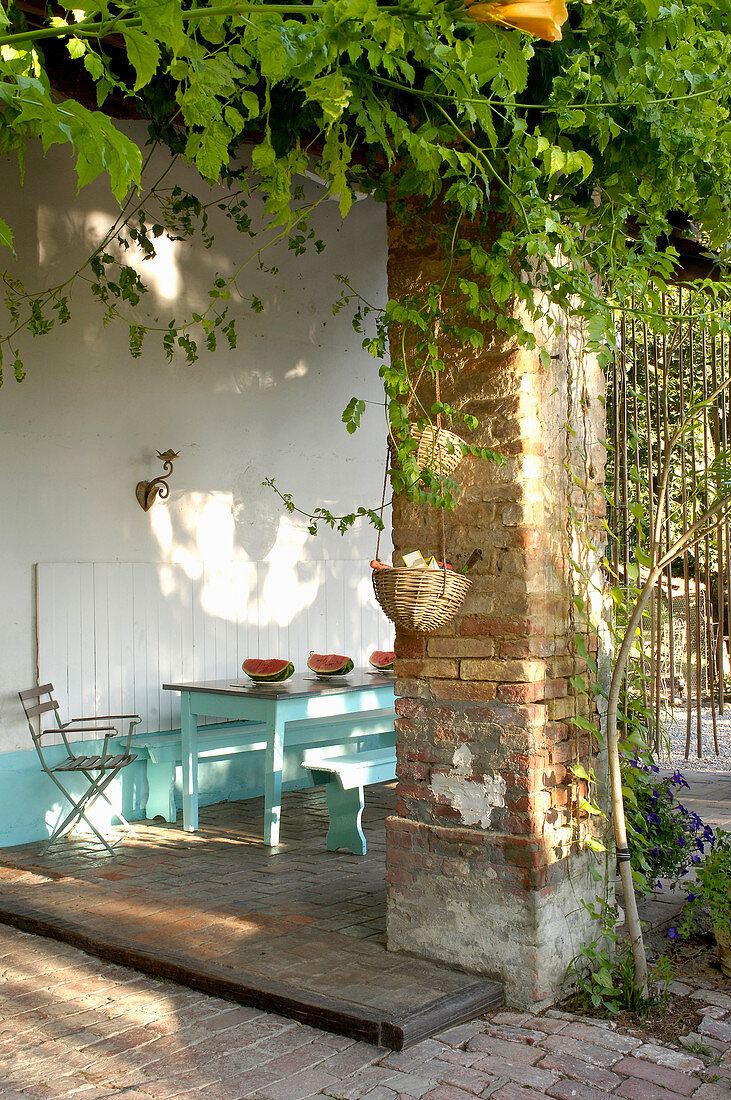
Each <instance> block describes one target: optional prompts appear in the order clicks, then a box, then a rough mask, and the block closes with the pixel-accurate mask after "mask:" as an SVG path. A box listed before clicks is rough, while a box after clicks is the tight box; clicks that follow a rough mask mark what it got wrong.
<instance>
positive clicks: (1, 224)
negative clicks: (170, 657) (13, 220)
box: [0, 218, 15, 253]
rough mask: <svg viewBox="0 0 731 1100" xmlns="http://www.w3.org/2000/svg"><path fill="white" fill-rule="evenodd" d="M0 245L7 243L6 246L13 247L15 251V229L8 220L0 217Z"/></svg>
mask: <svg viewBox="0 0 731 1100" xmlns="http://www.w3.org/2000/svg"><path fill="white" fill-rule="evenodd" d="M0 245H5V247H6V248H10V249H12V251H13V253H15V245H14V244H13V231H12V229H11V228H10V226H9V225H8V223H7V222H6V221H3V219H2V218H0Z"/></svg>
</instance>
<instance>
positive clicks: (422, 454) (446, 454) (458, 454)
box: [411, 424, 463, 477]
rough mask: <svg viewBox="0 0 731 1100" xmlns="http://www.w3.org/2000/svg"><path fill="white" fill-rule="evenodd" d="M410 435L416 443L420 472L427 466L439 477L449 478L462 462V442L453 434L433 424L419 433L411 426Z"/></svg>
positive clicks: (414, 426)
mask: <svg viewBox="0 0 731 1100" xmlns="http://www.w3.org/2000/svg"><path fill="white" fill-rule="evenodd" d="M411 434H412V436H413V437H414V439H415V440H416V442H417V443H418V445H419V446H418V450H417V452H416V462H417V465H418V467H419V469H420V470H423V469H424V467H425V466H428V467H429V469H430V470H433V471H434V473H435V474H438V475H439V476H440V477H449V476H450V475H451V474H453V473H454V471H455V470H456V469H457V467H458V466H459V464H460V462H461V461H462V458H463V455H462V440H461V439H460V438H459V436H458V435H455V434H454V432H450V431H448V430H447V429H446V428H441V427H439V426H437V427H436V428H435V427H434V425H433V424H427V425H426V426H425V427H424V428H423V429H422V430H421V431H419V429H418V428H417V426H416V424H412V425H411Z"/></svg>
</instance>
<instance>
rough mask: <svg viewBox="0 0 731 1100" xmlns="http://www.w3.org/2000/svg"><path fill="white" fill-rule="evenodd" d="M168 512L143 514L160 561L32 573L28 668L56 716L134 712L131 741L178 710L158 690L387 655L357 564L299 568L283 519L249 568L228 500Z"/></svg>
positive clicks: (167, 722) (299, 556)
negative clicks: (50, 695)
mask: <svg viewBox="0 0 731 1100" xmlns="http://www.w3.org/2000/svg"><path fill="white" fill-rule="evenodd" d="M171 499H172V498H171ZM168 505H170V502H167V504H166V505H165V506H164V505H155V506H153V508H152V509H151V511H150V513H149V515H150V517H151V523H152V530H153V531H154V534H155V537H156V539H157V542H158V545H159V548H160V556H161V558H163V559H166V560H165V561H164V562H154V563H153V562H149V563H148V562H138V563H129V564H127V563H101V562H88V563H58V564H53V563H49V564H46V563H42V564H39V565H38V567H37V579H38V605H37V630H38V652H39V669H40V675H41V677H42V679H44V680H50V681H52V682H53V683H55V685H56V688H57V692H58V696H59V701H60V703H61V708H62V711H67V712H68V713H69V714H72V715H78V714H91V713H93V712H94V711H96V712H99V713H108V714H116V713H129V712H132V713H137V714H140V715H141V716H142V718H143V723H142V725H141V726H140V728H139V732H140V733H142V732H152V731H156V730H165V729H172V728H176V727H178V726H179V698H178V696H177V695H176V694H175V693H172V692H168V691H165V692H164V691H162V690H161V685H162V684H163V683H178V682H181V681H190V680H213V679H223V678H226V677H232V678H236V677H238V676H240V675H241V663H242V662H243V661H244V660H245V659H246V658H247V657H281V658H288V659H290V660H293V661H294V663H295V667H296V668H297V669H298V670H302V669H303V668H304V667H305V666H306V662H307V656H308V654H309V653H310V652H311V651H312V650H315V651H317V652H342V653H347V654H348V655H349V656H351V657H352V658H353V661H354V662H355V663H356V665H364V664H367V661H368V656H369V654H370V653H371V652H372V651H373V650H374V649H384V648H387V649H390V648H391V647H392V645H393V627H392V625H391V623H390V622H389V621H388V620H387V619H386V618H385V617H384V615H383V613H382V612H381V610H380V608H379V607H378V605H377V604H376V602H375V599H374V597H373V593H372V588H371V581H370V572H369V569H368V566H367V564H366V563H365V562H363V561H361V560H354V561H347V560H326V559H316V560H307V558H306V552H305V549H304V543H305V540H306V538H307V535H306V532H305V531H303V530H302V529H301V528H297V527H295V526H293V525H292V524H290V523H288V522H287V520H286V519H280V520H279V523H278V526H277V527H276V536H275V539H274V544H273V546H272V547H271V549H270V550H269V552H268V554H267V555H266V557H265V558H263V559H259V560H252V559H250V558H249V557H248V555H247V554H246V551H244V550H243V549H241V548H240V547H239V546H238V545H237V525H236V521H235V518H234V503H233V495H232V494H231V493H222V492H221V493H207V494H203V493H197V494H186V496H185V498H184V499H180V500H177V501H175V500H174V499H173V500H172V506H171V507H169V506H168Z"/></svg>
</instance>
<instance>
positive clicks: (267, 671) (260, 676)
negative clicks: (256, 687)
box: [241, 657, 294, 684]
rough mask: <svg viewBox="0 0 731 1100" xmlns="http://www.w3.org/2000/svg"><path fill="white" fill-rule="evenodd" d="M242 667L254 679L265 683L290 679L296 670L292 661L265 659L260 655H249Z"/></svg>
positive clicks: (276, 682) (275, 682)
mask: <svg viewBox="0 0 731 1100" xmlns="http://www.w3.org/2000/svg"><path fill="white" fill-rule="evenodd" d="M241 667H242V668H243V670H244V672H245V673H246V675H247V676H249V677H250V678H251V679H252V680H255V681H256V682H257V683H263V684H265V683H272V684H278V683H281V682H282V680H288V679H289V678H290V676H291V675H292V673H293V672H294V665H293V664H292V662H291V661H279V660H275V659H274V658H272V659H270V660H268V661H263V660H261V658H259V657H249V659H248V660H247V661H244V663H243V665H242V666H241Z"/></svg>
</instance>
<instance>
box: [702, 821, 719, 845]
mask: <svg viewBox="0 0 731 1100" xmlns="http://www.w3.org/2000/svg"><path fill="white" fill-rule="evenodd" d="M703 839H704V840H710V842H711V844H713V842H714V841H715V839H716V834H715V833H714V831H713V829H712V828H711V826H710V825H706V827H705V829H704V830H703Z"/></svg>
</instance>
